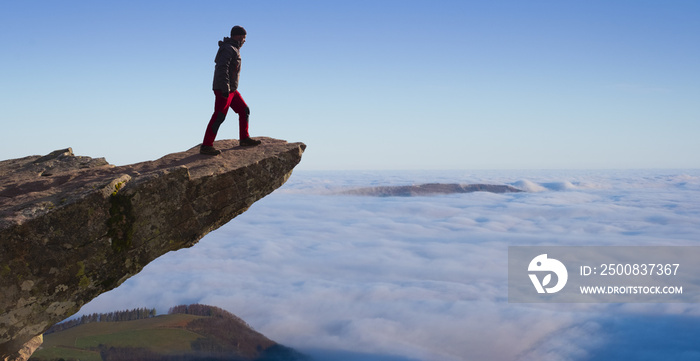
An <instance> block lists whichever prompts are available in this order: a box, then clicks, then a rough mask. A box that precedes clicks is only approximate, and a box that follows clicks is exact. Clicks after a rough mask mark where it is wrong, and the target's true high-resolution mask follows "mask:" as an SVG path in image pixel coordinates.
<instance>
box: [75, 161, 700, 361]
mask: <svg viewBox="0 0 700 361" xmlns="http://www.w3.org/2000/svg"><path fill="white" fill-rule="evenodd" d="M424 182H449V183H455V182H456V183H492V184H509V185H513V186H516V187H520V188H522V189H525V190H528V191H529V192H527V193H517V194H514V193H511V194H491V193H470V194H455V195H447V196H433V197H411V198H377V197H364V196H341V195H335V194H333V193H334V191H337V190H340V189H345V188H348V187H361V186H377V185H405V184H414V183H424ZM699 240H700V171H678V172H673V171H639V172H634V171H624V172H616V171H600V172H584V171H576V172H566V171H549V172H544V171H541V172H537V171H523V172H515V171H510V172H506V171H493V172H488V171H481V172H440V173H436V172H430V173H426V172H404V173H401V172H393V173H362V172H333V173H323V172H300V173H298V174H297V173H295V174H294V175H293V176H292V178H291V180H290V182H289V183H288V184H287V185H285V186H284V187H283V188H282V189H280V190H278V191H276V192H275V193H273V194H272V195H270V196H268V197H267V198H265V199H263V200H261V201H259V202H258V203H256V204H255V205H253V206H252V207H251V209H250V210H249V211H248V212H246V213H244V214H243V215H241V216H239V217H237V218H236V219H234V220H233V221H232V222H230V223H229V224H227V225H225V226H224V227H222V228H220V229H219V230H217V231H215V232H213V233H211V234H210V235H208V236H206V237H205V238H204V239H202V241H201V242H200V243H199V244H198V245H196V246H195V247H193V248H190V249H184V250H180V251H177V252H173V253H170V254H168V255H166V256H163V257H161V258H159V259H158V260H156V261H154V262H153V263H151V264H150V265H148V266H147V267H146V268H145V269H144V270H143V272H141V273H140V274H139V275H137V276H135V277H133V278H131V279H130V280H128V281H127V282H125V283H124V284H123V285H122V286H121V287H119V288H118V289H116V290H113V291H112V292H109V293H107V294H104V295H102V296H100V297H98V298H97V299H96V300H94V301H93V302H91V303H90V304H88V305H86V306H85V307H84V308H83V310H82V311H81V313H91V312H102V311H111V310H114V309H125V308H133V307H141V306H144V307H157V308H158V310H159V311H161V312H164V311H166V310H167V308H168V307H170V306H173V305H176V304H182V303H192V302H200V303H206V304H211V305H216V306H220V307H223V308H225V309H227V310H229V311H231V312H233V313H235V314H237V315H238V316H240V317H242V318H243V319H244V320H246V321H247V322H248V323H250V324H251V325H252V326H253V327H255V328H256V329H257V330H258V331H260V332H262V333H264V334H265V335H267V336H268V337H270V338H272V339H274V340H275V341H278V342H280V343H283V344H285V345H288V346H291V347H295V348H298V349H300V350H307V351H309V352H310V353H312V354H316V355H323V356H324V357H329V358H335V359H339V360H340V359H343V360H356V359H357V360H359V359H362V360H368V359H376V360H389V359H391V360H409V359H419V360H445V361H452V360H494V361H498V360H584V359H585V360H598V359H599V360H603V359H605V360H611V359H616V358H615V357H618V356H619V357H621V358H619V359H623V356H624V355H625V353H624V352H622V351H620V349H619V348H618V347H616V344H619V345H622V346H624V347H628V349H629V353H627V355H629V354H630V353H632V354H634V352H638V350H645V352H646V354H645V355H647V356H649V355H652V356H653V355H666V356H668V355H696V356H697V355H698V353H699V352H700V347H698V346H695V343H693V342H691V340H690V338H692V337H693V336H692V334H693V333H689V334H679V333H678V332H677V331H674V330H675V329H676V328H675V327H676V326H678V327H681V329H684V330H686V331H687V330H693V332H694V331H695V330H697V329H700V319H699V318H698V315H699V314H700V306H698V305H695V304H627V305H615V304H612V305H611V304H554V305H552V304H509V303H508V301H507V261H508V260H507V247H508V246H510V245H545V244H552V245H554V244H556V245H697V244H698V241H699ZM638 325H647V326H650V327H648V328H646V329H645V331H641V330H638V327H637V326H638ZM643 333H644V334H643ZM695 333H697V332H695ZM653 337H656V339H657V343H656V345H657V347H656V348H653V347H652V345H650V344H649V343H648V342H647V343H644V344H643V345H637V344H636V343H635V342H636V341H634V340H635V339H637V338H639V339H642V340H644V339H649V338H653ZM679 337H680V338H681V339H680V340H679V339H678V338H679ZM671 338H674V339H675V343H672V342H670V340H671ZM684 340H687V341H688V342H685V343H684V342H683V341H684ZM665 341H668V342H665ZM634 346H637V347H634ZM641 346H643V347H641ZM645 347H646V349H645ZM650 347H652V349H650ZM655 352H656V353H655ZM331 355H332V356H331ZM392 355H393V356H392ZM390 356H391V357H390ZM631 359H634V358H631ZM651 359H653V357H652V358H651ZM679 359H682V357H680V356H679Z"/></svg>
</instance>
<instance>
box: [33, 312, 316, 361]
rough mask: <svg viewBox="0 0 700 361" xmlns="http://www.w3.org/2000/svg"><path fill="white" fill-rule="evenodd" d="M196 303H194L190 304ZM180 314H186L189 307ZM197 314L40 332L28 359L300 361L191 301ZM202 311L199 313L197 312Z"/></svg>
mask: <svg viewBox="0 0 700 361" xmlns="http://www.w3.org/2000/svg"><path fill="white" fill-rule="evenodd" d="M193 306H195V307H193ZM178 307H181V308H180V309H179V310H178V311H179V312H187V311H188V306H178ZM189 310H196V313H198V314H187V313H172V310H171V313H172V314H169V315H163V316H156V317H150V318H146V319H139V320H134V321H122V322H90V323H86V324H81V325H78V326H75V327H71V328H68V329H65V330H62V331H59V332H55V333H50V334H47V335H45V336H44V343H43V345H42V346H41V348H39V349H38V350H37V351H36V352H35V353H34V355H32V357H31V358H30V360H34V361H56V360H61V359H63V360H65V361H69V360H81V361H112V360H119V361H130V360H132V361H136V360H149V361H171V360H172V361H174V360H177V361H195V360H205V359H206V360H260V361H262V360H266V361H267V360H305V359H306V358H305V357H303V356H302V355H301V354H299V353H297V352H296V351H294V350H292V349H290V348H287V347H284V346H282V345H279V344H277V343H275V342H274V341H272V340H270V339H268V338H267V337H265V336H263V335H262V334H260V333H258V332H256V331H255V330H253V329H252V328H250V326H248V325H247V324H246V323H245V322H243V321H242V320H241V319H239V318H238V317H236V316H234V315H233V314H230V313H228V312H227V311H225V310H222V309H219V308H216V307H212V306H204V305H190V306H189ZM202 314H204V315H202Z"/></svg>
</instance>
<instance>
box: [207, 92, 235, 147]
mask: <svg viewBox="0 0 700 361" xmlns="http://www.w3.org/2000/svg"><path fill="white" fill-rule="evenodd" d="M214 95H215V96H216V99H215V100H214V114H212V116H211V119H209V124H208V125H207V130H206V132H205V133H204V140H203V141H202V146H204V147H211V146H213V145H214V139H216V133H218V132H219V127H220V126H221V123H223V122H224V119H226V113H228V107H229V106H230V105H231V99H233V94H229V95H228V97H223V96H221V91H219V90H214Z"/></svg>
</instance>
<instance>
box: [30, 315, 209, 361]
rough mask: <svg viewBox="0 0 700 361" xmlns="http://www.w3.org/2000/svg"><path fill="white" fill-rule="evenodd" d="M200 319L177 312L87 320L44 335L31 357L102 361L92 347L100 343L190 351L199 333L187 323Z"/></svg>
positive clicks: (159, 350) (182, 351)
mask: <svg viewBox="0 0 700 361" xmlns="http://www.w3.org/2000/svg"><path fill="white" fill-rule="evenodd" d="M198 318H201V316H193V315H183V314H176V315H167V316H158V317H153V318H149V319H145V320H136V321H126V322H97V323H88V324H84V325H80V326H77V327H73V328H70V329H68V330H65V331H62V332H57V333H53V334H49V335H46V336H44V344H43V345H42V348H41V349H39V350H37V351H36V352H35V353H34V355H33V356H32V359H33V360H41V359H52V358H65V359H68V358H79V359H80V360H90V361H92V360H94V361H100V360H101V358H100V355H99V352H97V351H95V350H90V348H93V347H97V346H98V345H100V344H103V345H106V346H117V347H143V348H147V349H150V350H153V351H155V352H158V353H184V352H189V351H190V342H192V341H194V340H196V339H197V338H199V337H200V335H199V334H197V333H194V332H192V331H189V330H186V329H185V325H186V324H187V323H189V322H190V321H192V320H195V319H198Z"/></svg>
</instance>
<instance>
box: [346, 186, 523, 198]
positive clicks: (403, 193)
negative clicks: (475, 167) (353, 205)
mask: <svg viewBox="0 0 700 361" xmlns="http://www.w3.org/2000/svg"><path fill="white" fill-rule="evenodd" d="M472 192H490V193H515V192H523V190H521V189H518V188H515V187H511V186H508V185H498V184H456V183H426V184H417V185H404V186H380V187H365V188H356V189H350V190H347V191H343V192H342V193H343V194H348V195H358V196H375V197H414V196H427V195H438V194H453V193H472Z"/></svg>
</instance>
